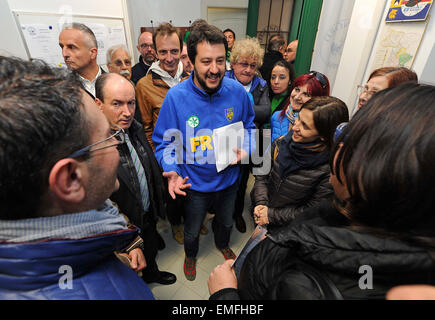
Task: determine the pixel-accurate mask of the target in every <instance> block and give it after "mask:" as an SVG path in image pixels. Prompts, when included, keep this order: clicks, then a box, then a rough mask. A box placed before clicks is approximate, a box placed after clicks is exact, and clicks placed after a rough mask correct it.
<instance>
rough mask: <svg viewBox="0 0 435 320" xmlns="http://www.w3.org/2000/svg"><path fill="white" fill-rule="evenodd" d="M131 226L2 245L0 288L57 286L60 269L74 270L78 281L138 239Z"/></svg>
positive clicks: (17, 288)
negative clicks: (67, 237) (73, 237)
mask: <svg viewBox="0 0 435 320" xmlns="http://www.w3.org/2000/svg"><path fill="white" fill-rule="evenodd" d="M137 233H138V229H137V228H136V227H134V226H132V227H131V228H130V229H123V230H119V231H116V232H112V233H106V234H99V235H95V236H92V237H87V238H83V239H74V240H65V239H64V240H49V241H39V242H29V243H13V244H8V243H2V244H0V288H8V289H9V290H18V291H19V290H25V291H29V290H34V289H38V288H41V287H45V286H49V285H58V283H59V278H60V277H61V276H62V274H61V273H59V268H60V267H61V266H68V267H71V268H72V272H73V277H74V278H78V277H80V276H81V275H82V274H84V273H86V272H88V270H90V269H91V268H94V267H95V266H96V265H98V264H99V263H101V262H102V261H104V260H105V259H110V258H111V257H113V252H114V251H120V250H122V249H123V248H125V247H126V246H127V245H128V244H129V243H130V242H131V241H133V240H134V238H136V237H137Z"/></svg>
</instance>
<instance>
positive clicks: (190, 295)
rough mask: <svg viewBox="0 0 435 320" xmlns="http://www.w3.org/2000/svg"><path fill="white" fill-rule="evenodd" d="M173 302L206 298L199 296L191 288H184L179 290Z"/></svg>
mask: <svg viewBox="0 0 435 320" xmlns="http://www.w3.org/2000/svg"><path fill="white" fill-rule="evenodd" d="M171 300H204V298H203V297H202V296H200V295H199V294H197V293H196V292H195V291H193V290H192V289H191V288H189V287H187V286H182V287H181V288H180V289H178V290H177V292H176V293H175V295H174V296H173V297H172V299H171Z"/></svg>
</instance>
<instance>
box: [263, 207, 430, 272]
mask: <svg viewBox="0 0 435 320" xmlns="http://www.w3.org/2000/svg"><path fill="white" fill-rule="evenodd" d="M268 236H269V238H270V239H271V240H272V241H273V242H275V243H277V244H279V245H280V246H284V247H289V248H292V255H294V256H297V257H300V258H302V259H303V260H304V261H305V262H307V263H310V264H312V265H316V266H319V267H322V268H325V269H335V270H339V271H341V272H343V273H345V274H348V273H355V274H357V273H358V268H359V267H360V265H357V264H358V263H362V264H364V265H370V266H372V267H373V268H374V270H375V272H376V273H378V275H380V274H388V275H391V276H393V274H394V273H392V271H394V272H411V271H412V270H413V271H412V272H419V271H423V270H425V271H427V270H433V268H435V262H434V260H432V258H431V257H430V255H429V253H428V251H427V250H426V248H424V247H419V246H417V245H413V244H409V243H407V242H405V241H402V240H400V239H395V238H387V237H385V238H384V237H381V236H378V235H375V234H371V233H367V232H362V231H357V230H353V229H351V228H349V225H348V223H347V220H346V219H345V218H344V216H343V215H341V214H340V213H338V212H337V211H336V209H335V208H334V207H333V206H332V204H331V202H330V201H325V202H323V203H322V204H321V205H320V206H317V207H314V208H312V209H311V210H307V211H306V212H304V214H303V215H300V216H299V217H297V218H296V219H295V220H294V221H293V222H292V223H290V224H288V225H287V226H284V227H281V228H277V229H275V230H273V231H271V233H270V234H269V235H268Z"/></svg>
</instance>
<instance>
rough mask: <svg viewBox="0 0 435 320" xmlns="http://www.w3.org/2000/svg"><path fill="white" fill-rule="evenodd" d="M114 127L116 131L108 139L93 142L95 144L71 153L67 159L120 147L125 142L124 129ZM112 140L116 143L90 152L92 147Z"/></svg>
mask: <svg viewBox="0 0 435 320" xmlns="http://www.w3.org/2000/svg"><path fill="white" fill-rule="evenodd" d="M114 127H116V128H117V129H118V131H116V132H115V133H114V134H112V135H111V136H110V137H107V138H106V139H103V140H101V141H98V142H95V143H93V144H91V145H90V146H87V147H84V148H81V149H79V150H77V151H75V152H73V153H72V154H70V155H69V156H68V157H67V158H79V157H82V156H84V155H86V154H89V153H91V152H94V151H97V150H102V149H106V148H110V147H114V146H117V145H120V144H122V143H124V142H125V131H124V129H122V128H121V127H118V126H116V125H115V126H114ZM112 139H115V140H116V143H112V144H109V145H107V146H102V147H98V148H96V149H92V150H91V148H92V147H94V146H96V145H98V144H102V143H104V142H106V141H109V140H112Z"/></svg>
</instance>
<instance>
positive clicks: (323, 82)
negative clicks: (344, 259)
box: [309, 71, 328, 89]
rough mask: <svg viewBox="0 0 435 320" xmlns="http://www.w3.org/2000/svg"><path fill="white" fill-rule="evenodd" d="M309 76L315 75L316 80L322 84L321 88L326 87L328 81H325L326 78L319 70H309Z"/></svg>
mask: <svg viewBox="0 0 435 320" xmlns="http://www.w3.org/2000/svg"><path fill="white" fill-rule="evenodd" d="M309 75H310V76H316V80H317V81H319V83H320V85H321V86H322V88H323V89H325V88H326V85H327V84H328V81H326V78H325V76H324V75H323V74H321V73H320V72H317V71H310V73H309Z"/></svg>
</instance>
